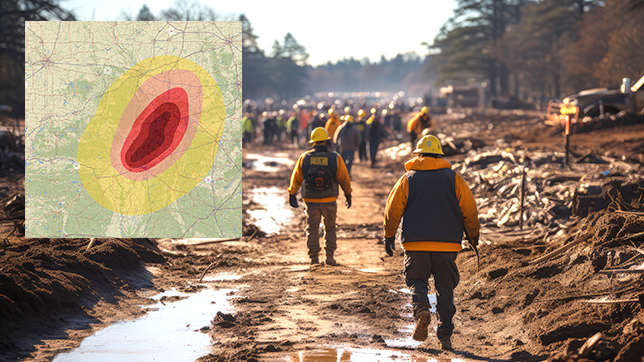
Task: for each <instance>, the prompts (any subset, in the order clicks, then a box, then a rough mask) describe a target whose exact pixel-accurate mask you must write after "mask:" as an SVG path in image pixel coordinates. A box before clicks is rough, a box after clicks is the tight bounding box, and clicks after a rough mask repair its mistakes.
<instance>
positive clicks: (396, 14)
mask: <svg viewBox="0 0 644 362" xmlns="http://www.w3.org/2000/svg"><path fill="white" fill-rule="evenodd" d="M173 1H175V0H62V1H61V3H60V4H61V6H63V7H64V8H66V9H68V10H72V11H74V13H75V14H76V18H77V19H78V20H83V21H90V20H96V21H104V20H124V19H123V18H122V17H121V14H122V12H123V11H124V12H125V13H126V14H130V15H131V16H132V17H136V15H137V14H138V12H139V10H140V9H141V7H142V6H143V4H147V5H148V7H149V8H150V10H151V11H152V13H153V14H155V15H156V14H158V13H159V12H160V11H161V10H163V9H166V8H168V7H170V6H172V4H173ZM186 1H194V0H186ZM201 4H204V5H208V6H210V7H211V8H213V9H214V10H215V12H216V13H217V14H218V15H219V16H220V17H222V18H223V17H230V16H231V15H235V19H234V20H237V18H238V16H239V14H242V13H243V14H245V15H246V18H247V19H248V20H249V21H250V24H251V26H252V27H253V30H254V33H255V34H256V35H257V36H259V38H258V39H257V42H258V45H259V47H260V48H261V49H262V50H264V52H265V53H266V54H267V55H269V54H270V53H271V51H272V46H273V43H274V42H275V40H278V41H279V42H280V43H283V42H284V36H285V35H286V33H287V32H291V34H293V36H294V37H295V39H296V40H297V41H298V42H299V43H300V44H301V45H304V46H305V47H306V50H307V52H308V53H309V54H310V57H309V61H308V63H309V64H311V65H313V66H317V65H320V64H324V63H326V62H328V61H331V62H334V63H335V62H337V61H339V60H342V59H343V58H350V57H353V58H354V59H356V60H361V59H363V58H365V57H367V58H369V59H370V60H371V61H372V62H376V61H378V60H380V57H381V56H382V55H384V56H385V58H387V59H391V58H393V57H395V56H396V54H398V53H406V52H408V51H415V52H416V53H418V54H419V55H425V54H427V47H426V46H424V45H421V43H422V42H427V43H432V41H433V40H434V37H435V36H436V35H437V34H438V31H439V30H440V27H441V26H442V25H443V24H444V23H445V22H446V21H447V20H448V19H449V18H450V17H451V16H452V15H453V11H454V9H455V8H456V0H432V1H422V0H395V1H387V2H376V1H368V2H367V1H352V0H327V1H310V2H302V1H295V0H286V1H266V0H263V1H262V0H237V1H214V0H202V1H201ZM382 4H384V5H382Z"/></svg>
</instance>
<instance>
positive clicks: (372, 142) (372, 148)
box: [369, 138, 380, 166]
mask: <svg viewBox="0 0 644 362" xmlns="http://www.w3.org/2000/svg"><path fill="white" fill-rule="evenodd" d="M378 145H380V138H370V139H369V156H370V158H371V166H374V165H375V164H376V154H377V153H378Z"/></svg>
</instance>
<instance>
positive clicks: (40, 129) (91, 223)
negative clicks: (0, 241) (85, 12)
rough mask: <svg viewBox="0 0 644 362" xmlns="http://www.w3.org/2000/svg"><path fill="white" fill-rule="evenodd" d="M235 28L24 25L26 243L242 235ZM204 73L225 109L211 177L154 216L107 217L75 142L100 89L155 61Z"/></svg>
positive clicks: (159, 24) (224, 25)
mask: <svg viewBox="0 0 644 362" xmlns="http://www.w3.org/2000/svg"><path fill="white" fill-rule="evenodd" d="M241 38H242V36H241V23H240V22H27V23H26V35H25V43H26V48H25V53H26V59H25V73H26V74H25V97H26V119H25V128H26V130H25V135H26V137H25V142H26V154H25V163H26V173H25V192H26V216H25V219H26V220H25V221H26V224H25V232H26V234H25V236H26V237H150V238H183V237H192V238H219V237H239V236H240V235H241V229H242V228H241V218H242V216H241V107H242V100H241V84H242V68H241ZM159 55H175V56H179V57H183V58H186V59H189V60H191V61H193V62H195V63H197V64H199V65H200V66H201V67H203V68H204V69H205V70H207V71H208V72H209V73H210V74H211V75H212V77H213V78H214V79H215V80H216V81H217V84H218V85H219V87H220V89H221V92H222V95H223V98H224V103H225V107H226V118H225V128H224V132H223V134H222V137H221V139H220V142H219V147H218V152H217V156H216V158H215V162H214V164H213V167H212V168H211V171H210V172H209V174H208V176H207V177H206V178H205V179H204V181H202V182H201V183H200V184H199V185H197V187H195V188H194V189H193V190H192V191H191V192H189V193H187V194H185V195H184V196H182V197H181V198H179V199H178V200H177V201H175V202H174V203H172V204H170V205H169V206H167V207H165V208H163V209H161V210H159V211H157V212H153V213H151V214H147V215H138V216H129V215H121V214H118V213H115V212H112V211H110V210H108V209H106V208H104V207H102V206H100V205H99V204H98V203H96V202H95V201H94V199H92V197H91V196H90V195H89V194H88V193H87V192H86V191H85V188H84V187H83V185H82V183H81V181H80V177H79V175H78V171H77V170H76V167H77V166H78V164H77V163H76V157H77V151H78V142H79V139H80V137H81V135H82V133H83V130H84V129H85V127H86V126H87V124H88V123H89V122H90V120H91V119H92V117H93V116H94V114H95V113H96V110H97V107H98V104H99V102H100V100H101V98H102V97H103V95H104V93H105V91H106V90H107V88H108V87H109V86H110V85H111V84H112V83H113V82H114V81H115V80H116V79H117V78H118V77H119V76H120V75H121V74H123V73H124V72H125V71H126V70H127V69H129V68H130V67H132V66H133V65H135V64H136V63H138V62H140V61H142V60H144V59H147V58H149V57H152V56H159Z"/></svg>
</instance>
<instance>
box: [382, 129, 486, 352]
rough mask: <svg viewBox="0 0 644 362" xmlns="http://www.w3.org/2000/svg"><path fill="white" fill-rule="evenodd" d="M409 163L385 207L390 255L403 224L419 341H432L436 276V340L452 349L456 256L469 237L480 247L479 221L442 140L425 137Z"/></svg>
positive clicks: (408, 277)
mask: <svg viewBox="0 0 644 362" xmlns="http://www.w3.org/2000/svg"><path fill="white" fill-rule="evenodd" d="M413 152H414V153H416V154H418V155H417V156H416V157H415V158H413V159H411V160H409V161H407V163H405V170H407V172H406V173H405V174H404V175H403V176H402V177H400V179H399V180H398V182H396V184H395V185H394V187H393V189H392V190H391V193H390V194H389V197H388V198H387V204H386V207H385V222H384V232H385V250H386V252H387V254H389V255H390V256H392V255H393V250H394V249H395V247H394V245H395V240H394V237H395V235H396V230H397V229H398V224H399V223H400V221H401V219H402V240H401V242H402V248H403V250H404V251H405V260H404V273H405V282H406V284H407V286H408V287H409V288H410V290H411V296H412V306H413V311H414V319H415V320H416V328H415V329H414V334H413V338H414V339H415V340H418V341H424V340H425V339H427V327H428V325H429V323H430V321H431V315H430V313H429V299H428V296H427V292H428V280H429V277H430V276H433V277H434V286H435V288H436V295H437V312H438V319H439V324H438V328H437V330H436V335H437V337H438V339H439V341H440V343H441V348H443V349H446V350H449V349H451V348H452V344H451V336H452V333H453V331H454V324H453V323H452V318H453V316H454V314H455V312H456V307H455V306H454V288H455V287H456V285H458V281H459V274H458V269H457V268H456V262H455V261H456V254H457V253H458V252H459V251H460V250H461V240H462V239H463V232H465V235H466V237H467V238H468V240H469V241H470V243H471V245H472V246H473V247H476V245H478V239H479V228H480V226H479V221H478V212H477V210H476V203H475V201H474V197H473V196H472V191H471V190H470V188H469V187H468V186H467V184H466V183H465V181H464V180H463V178H462V177H461V176H460V175H459V174H458V173H456V172H455V171H454V170H452V166H451V164H450V163H449V162H448V161H447V160H445V159H443V158H440V156H441V155H444V154H443V150H442V148H441V145H440V141H439V140H438V138H436V137H435V136H432V135H427V136H424V137H423V138H421V139H420V141H419V142H418V145H417V148H416V149H415V150H414V151H413Z"/></svg>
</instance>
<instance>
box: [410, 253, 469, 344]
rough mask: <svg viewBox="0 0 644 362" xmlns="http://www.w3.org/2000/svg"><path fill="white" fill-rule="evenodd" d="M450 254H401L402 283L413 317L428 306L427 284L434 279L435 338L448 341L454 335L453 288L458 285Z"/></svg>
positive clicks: (452, 256)
mask: <svg viewBox="0 0 644 362" xmlns="http://www.w3.org/2000/svg"><path fill="white" fill-rule="evenodd" d="M456 254H457V253H454V252H437V251H436V252H434V251H405V261H404V266H405V282H406V283H407V286H408V287H409V289H410V290H411V300H412V306H413V307H414V314H415V313H416V312H417V311H418V310H419V309H425V308H428V307H429V298H428V296H427V291H428V290H427V289H428V281H429V277H430V276H434V287H435V288H436V299H437V305H436V310H437V311H438V321H439V324H438V329H437V330H436V335H437V336H438V338H439V339H448V338H450V337H451V335H452V332H454V324H453V323H452V317H454V314H455V313H456V307H455V306H454V288H456V286H457V285H458V281H459V275H458V269H457V268H456Z"/></svg>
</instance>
